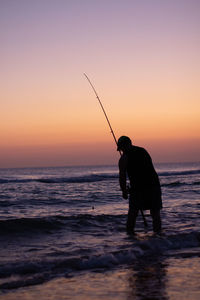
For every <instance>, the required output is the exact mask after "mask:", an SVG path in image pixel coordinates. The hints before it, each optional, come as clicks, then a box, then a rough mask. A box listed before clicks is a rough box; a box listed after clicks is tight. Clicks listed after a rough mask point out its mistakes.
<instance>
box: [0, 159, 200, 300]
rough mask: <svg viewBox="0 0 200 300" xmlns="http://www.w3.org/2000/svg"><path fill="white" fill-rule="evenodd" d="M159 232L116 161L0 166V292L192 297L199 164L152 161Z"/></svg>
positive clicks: (198, 234)
mask: <svg viewBox="0 0 200 300" xmlns="http://www.w3.org/2000/svg"><path fill="white" fill-rule="evenodd" d="M155 167H156V170H157V172H158V175H159V178H160V182H161V187H162V195H163V196H162V197H163V209H162V212H161V217H162V224H163V233H162V234H161V235H154V234H153V231H152V220H151V217H150V214H149V211H145V217H146V219H147V222H148V228H145V227H144V224H143V219H142V217H141V216H140V215H139V216H138V219H137V224H136V232H137V235H136V236H130V235H128V234H127V233H126V218H127V210H128V201H127V200H124V199H123V198H122V197H121V191H120V189H119V183H118V169H117V166H89V167H86V166H84V167H59V168H24V169H0V189H1V193H0V290H1V292H0V299H35V297H38V298H40V299H190V300H194V299H199V298H200V284H199V278H200V260H199V257H200V221H199V217H200V201H199V199H200V163H184V164H183V163H179V164H178V163H177V164H157V165H155Z"/></svg>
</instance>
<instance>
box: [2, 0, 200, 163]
mask: <svg viewBox="0 0 200 300" xmlns="http://www.w3.org/2000/svg"><path fill="white" fill-rule="evenodd" d="M0 43H1V47H0V66H1V68H0V76H1V89H0V102H1V105H0V167H2V168H6V167H29V166H32V167H34V166H35V167H37V166H67V165H95V164H117V162H118V159H119V153H118V152H117V151H116V145H115V142H114V139H113V137H112V134H111V133H110V129H109V127H108V124H107V122H106V119H105V116H104V115H103V112H102V110H101V107H100V105H99V103H98V100H97V99H96V96H95V94H94V92H93V91H92V89H91V87H90V86H89V84H88V82H87V80H86V78H85V77H84V75H83V73H86V74H87V75H88V76H89V78H90V80H91V81H92V83H93V84H94V86H95V88H96V90H97V92H98V95H99V98H100V100H101V101H102V104H103V106H104V108H105V110H106V113H107V115H108V118H109V120H110V123H111V125H112V127H113V130H114V133H115V135H116V137H117V138H118V137H120V136H121V135H127V136H129V137H130V138H131V139H132V142H133V144H135V145H138V146H141V147H144V148H146V149H147V150H148V152H149V153H150V154H151V156H152V159H153V161H154V162H190V161H200V84H199V80H200V59H199V53H200V1H199V0H167V1H164V0H137V1H136V0H101V1H98V0H34V1H32V0H0Z"/></svg>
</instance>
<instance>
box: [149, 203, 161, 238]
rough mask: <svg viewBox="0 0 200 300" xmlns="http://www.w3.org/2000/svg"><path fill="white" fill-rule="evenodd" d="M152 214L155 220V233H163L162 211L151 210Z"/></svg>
mask: <svg viewBox="0 0 200 300" xmlns="http://www.w3.org/2000/svg"><path fill="white" fill-rule="evenodd" d="M150 213H151V217H152V220H153V231H154V232H157V233H158V232H161V229H162V224H161V218H160V209H151V210H150Z"/></svg>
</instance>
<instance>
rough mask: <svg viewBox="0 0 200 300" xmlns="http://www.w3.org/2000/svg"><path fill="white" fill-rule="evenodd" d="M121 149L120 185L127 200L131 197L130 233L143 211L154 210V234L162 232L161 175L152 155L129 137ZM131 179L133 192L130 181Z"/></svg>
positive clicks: (128, 227)
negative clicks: (128, 184) (128, 187)
mask: <svg viewBox="0 0 200 300" xmlns="http://www.w3.org/2000/svg"><path fill="white" fill-rule="evenodd" d="M117 146H118V148H117V150H118V151H122V152H123V154H122V156H121V158H120V160H119V183H120V187H121V190H122V196H123V198H124V199H128V192H129V193H130V196H129V211H128V219H127V231H128V232H129V233H134V228H135V223H136V218H137V215H138V212H139V210H150V213H151V216H152V220H153V231H154V232H156V233H159V232H160V231H161V218H160V209H161V208H162V198H161V188H160V182H159V178H158V175H157V173H156V171H155V169H154V166H153V163H152V160H151V157H150V155H149V154H148V152H147V151H146V150H145V149H144V148H141V147H137V146H134V145H132V142H131V140H130V138H129V137H127V136H121V137H120V138H119V140H118V143H117ZM127 175H128V178H129V180H130V190H128V189H127V185H126V179H127Z"/></svg>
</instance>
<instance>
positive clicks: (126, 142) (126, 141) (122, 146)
mask: <svg viewBox="0 0 200 300" xmlns="http://www.w3.org/2000/svg"><path fill="white" fill-rule="evenodd" d="M131 145H132V142H131V139H130V138H129V137H128V136H125V135H122V136H121V137H120V138H119V139H118V142H117V151H120V150H122V151H126V150H128V149H129V148H130V147H131Z"/></svg>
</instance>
